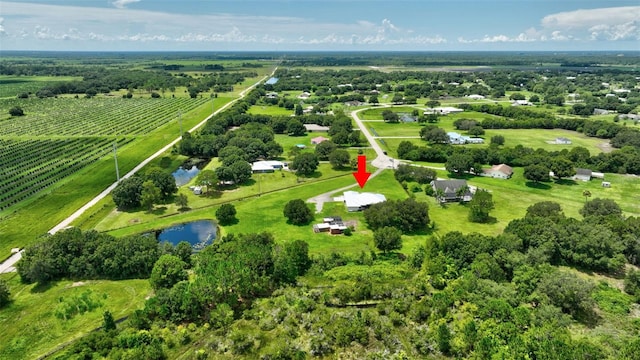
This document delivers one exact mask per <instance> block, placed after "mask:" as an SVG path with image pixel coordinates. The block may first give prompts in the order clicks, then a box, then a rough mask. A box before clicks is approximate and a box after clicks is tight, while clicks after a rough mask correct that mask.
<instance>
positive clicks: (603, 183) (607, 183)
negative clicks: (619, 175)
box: [602, 181, 611, 188]
mask: <svg viewBox="0 0 640 360" xmlns="http://www.w3.org/2000/svg"><path fill="white" fill-rule="evenodd" d="M602 187H605V188H610V187H611V183H610V182H608V181H603V182H602Z"/></svg>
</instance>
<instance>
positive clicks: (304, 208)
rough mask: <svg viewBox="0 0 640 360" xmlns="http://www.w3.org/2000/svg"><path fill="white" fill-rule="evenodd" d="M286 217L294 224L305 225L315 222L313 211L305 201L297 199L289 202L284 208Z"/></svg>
mask: <svg viewBox="0 0 640 360" xmlns="http://www.w3.org/2000/svg"><path fill="white" fill-rule="evenodd" d="M284 216H285V217H286V218H287V219H289V221H290V222H291V223H292V224H295V225H303V224H308V223H309V222H311V220H313V211H311V209H310V208H309V206H308V205H307V203H305V202H304V200H302V199H295V200H291V201H289V202H288V203H287V204H286V205H285V206H284Z"/></svg>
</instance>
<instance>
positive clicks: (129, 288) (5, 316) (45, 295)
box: [0, 273, 151, 359]
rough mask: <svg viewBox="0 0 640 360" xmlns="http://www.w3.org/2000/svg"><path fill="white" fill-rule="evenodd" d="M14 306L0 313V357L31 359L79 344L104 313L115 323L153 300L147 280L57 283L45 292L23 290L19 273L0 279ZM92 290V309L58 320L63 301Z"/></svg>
mask: <svg viewBox="0 0 640 360" xmlns="http://www.w3.org/2000/svg"><path fill="white" fill-rule="evenodd" d="M0 279H4V280H6V281H7V282H8V284H9V287H10V292H11V299H12V302H11V304H10V305H8V306H7V307H6V308H3V309H2V311H0V327H1V328H2V331H1V332H0V358H1V359H35V358H37V357H39V356H42V355H44V354H45V353H47V352H48V351H51V350H53V349H55V347H56V346H59V345H62V344H64V343H66V342H69V341H72V340H74V339H77V338H79V337H81V336H83V335H85V334H87V333H88V332H89V331H90V330H92V329H95V328H98V327H100V326H102V314H103V313H104V311H106V310H109V311H111V313H112V314H113V317H114V318H115V319H119V318H122V317H125V316H127V315H129V314H130V313H131V312H133V311H134V310H136V309H140V308H142V307H143V306H144V299H145V297H147V296H148V295H151V287H150V285H149V281H148V280H121V281H106V280H99V281H97V280H96V281H94V280H90V281H83V282H75V283H74V282H72V281H59V282H56V283H54V284H51V285H49V286H46V287H44V288H43V287H37V286H36V285H34V284H31V285H25V284H22V283H21V282H20V277H19V276H18V275H17V274H15V273H14V274H3V275H0ZM87 291H90V292H91V296H90V298H91V299H92V300H94V301H96V302H98V303H100V304H99V305H98V306H97V307H96V308H95V309H93V310H91V311H89V312H85V313H83V314H77V315H75V316H73V317H72V318H70V319H67V320H65V319H63V318H58V317H57V316H56V313H57V312H58V311H60V308H61V306H62V305H61V302H66V303H70V302H72V298H73V297H77V296H79V295H81V294H82V293H84V292H87Z"/></svg>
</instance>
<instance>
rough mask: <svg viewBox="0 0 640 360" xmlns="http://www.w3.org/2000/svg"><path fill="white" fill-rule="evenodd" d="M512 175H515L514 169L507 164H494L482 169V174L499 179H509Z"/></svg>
mask: <svg viewBox="0 0 640 360" xmlns="http://www.w3.org/2000/svg"><path fill="white" fill-rule="evenodd" d="M511 175H513V169H512V168H511V166H509V165H506V164H500V165H493V166H492V167H491V169H484V170H483V171H482V176H487V177H492V178H498V179H508V178H510V177H511Z"/></svg>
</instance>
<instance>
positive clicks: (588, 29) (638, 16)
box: [458, 6, 640, 44]
mask: <svg viewBox="0 0 640 360" xmlns="http://www.w3.org/2000/svg"><path fill="white" fill-rule="evenodd" d="M540 24H541V27H540V28H539V29H536V28H529V29H527V30H525V31H524V32H522V33H520V34H518V35H516V36H508V35H504V34H498V35H485V36H484V37H483V38H477V39H465V38H463V37H460V38H458V42H459V43H462V44H470V43H523V42H535V41H537V42H546V41H561V42H566V41H574V42H575V41H587V40H590V41H594V40H606V41H621V40H640V26H639V25H640V6H624V7H612V8H599V9H588V10H584V9H581V10H575V11H566V12H560V13H555V14H550V15H547V16H545V17H544V18H542V19H541V21H540Z"/></svg>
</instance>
